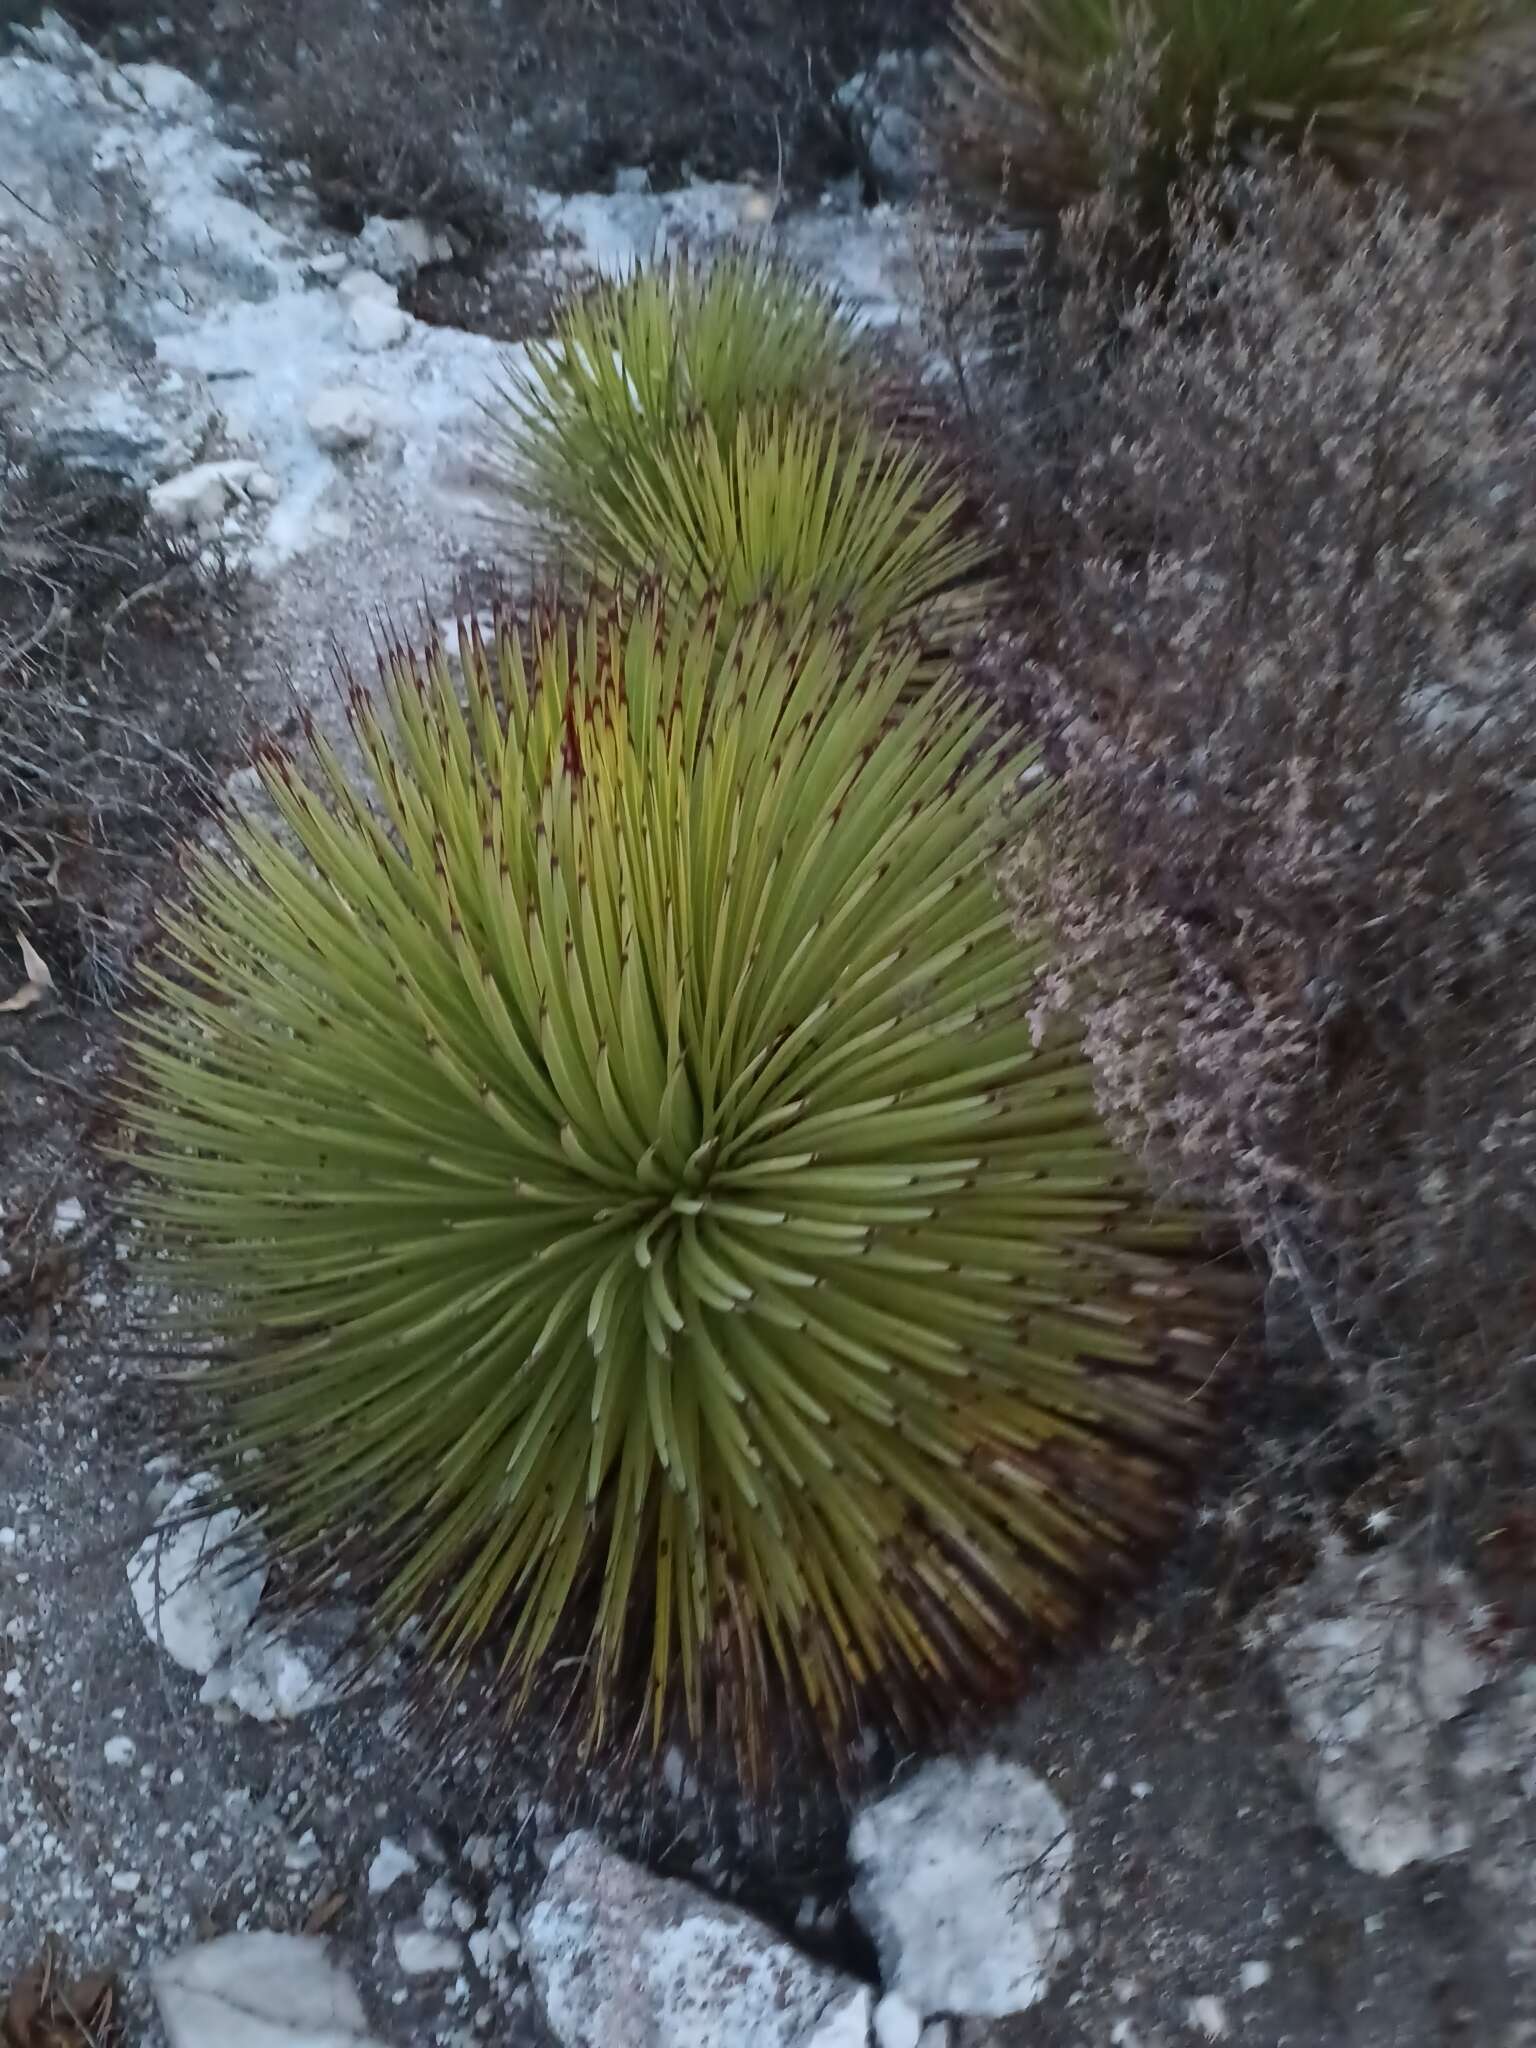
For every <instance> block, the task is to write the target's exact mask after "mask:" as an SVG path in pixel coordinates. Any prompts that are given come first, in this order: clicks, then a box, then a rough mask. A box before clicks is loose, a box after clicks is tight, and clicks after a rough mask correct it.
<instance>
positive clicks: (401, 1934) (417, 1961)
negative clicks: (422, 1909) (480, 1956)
mask: <svg viewBox="0 0 1536 2048" xmlns="http://www.w3.org/2000/svg"><path fill="white" fill-rule="evenodd" d="M394 1943H395V1961H396V1962H397V1963H398V1964H399V1965H400V1967H401V1969H402V1970H404V1972H405V1974H406V1976H407V1977H447V1976H450V1975H452V1974H453V1972H455V1971H457V1970H462V1969H463V1967H464V1944H463V1942H461V1941H458V1940H456V1939H455V1937H454V1936H453V1935H451V1934H434V1933H433V1932H432V1930H431V1928H429V1927H421V1926H410V1925H407V1926H405V1927H397V1928H396V1929H395V1932H394Z"/></svg>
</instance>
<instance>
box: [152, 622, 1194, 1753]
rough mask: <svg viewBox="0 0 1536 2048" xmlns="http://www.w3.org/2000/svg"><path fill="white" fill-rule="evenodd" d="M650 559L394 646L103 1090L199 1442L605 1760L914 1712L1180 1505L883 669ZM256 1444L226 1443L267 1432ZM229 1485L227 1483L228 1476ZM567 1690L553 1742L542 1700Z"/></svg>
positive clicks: (1000, 974)
mask: <svg viewBox="0 0 1536 2048" xmlns="http://www.w3.org/2000/svg"><path fill="white" fill-rule="evenodd" d="M721 633H722V628H721V626H720V623H719V620H718V618H716V617H714V616H712V615H711V613H710V610H709V608H708V607H707V606H705V607H700V606H698V605H696V604H693V603H691V602H690V603H688V604H686V605H684V606H682V607H681V608H677V607H674V606H673V605H672V603H671V602H670V601H669V599H668V597H667V596H666V594H665V593H664V592H662V591H660V590H654V591H651V592H648V593H645V594H644V595H643V596H642V597H641V598H640V599H638V600H637V601H636V602H635V604H634V605H633V606H632V607H630V608H628V609H627V610H621V609H617V608H614V607H613V606H611V605H605V604H600V603H599V602H597V601H596V600H594V601H593V602H591V603H589V604H588V605H587V607H586V608H585V609H583V610H579V611H577V612H575V613H563V612H557V611H555V610H553V609H549V610H546V611H543V612H540V613H537V614H536V615H535V617H534V618H533V620H532V622H531V623H529V624H526V625H517V624H514V623H513V622H512V621H510V620H509V619H506V618H503V619H501V620H499V621H498V623H497V624H496V627H495V630H494V632H493V633H492V634H491V635H490V636H489V637H488V638H483V637H482V636H481V634H480V633H479V632H478V631H476V630H474V629H470V630H468V631H467V632H464V633H462V634H461V636H460V643H459V650H458V653H459V663H460V664H461V673H462V678H463V684H462V689H461V687H460V684H459V681H458V679H457V677H456V676H455V672H454V665H453V663H452V662H451V660H450V658H449V656H448V655H447V654H446V653H445V651H444V650H443V648H442V647H441V646H433V647H431V648H430V649H429V650H428V651H427V653H426V655H425V657H424V658H422V659H418V658H416V657H415V656H413V655H412V654H411V653H409V652H407V651H406V650H405V649H404V648H403V647H402V646H400V645H391V646H390V647H389V648H388V649H387V652H386V653H385V655H384V657H383V659H382V662H381V685H380V690H379V692H377V693H373V694H368V693H365V692H364V691H363V690H361V689H360V688H359V687H357V686H355V685H354V686H353V687H352V689H351V692H350V699H349V701H350V714H351V720H352V725H353V729H354V732H355V735H356V738H357V740H358V742H359V743H360V745H361V750H362V754H363V756H364V760H365V764H366V778H364V779H357V780H355V779H354V778H353V776H352V775H351V774H350V773H349V772H348V770H347V768H346V767H345V766H344V765H343V762H342V760H341V759H340V758H339V757H338V755H337V754H336V752H334V751H333V750H332V748H331V747H330V746H329V745H328V743H327V742H326V740H325V739H324V738H323V737H322V736H321V735H320V734H319V733H318V732H315V733H312V734H311V735H310V738H309V742H308V748H307V754H306V756H305V757H304V758H303V759H302V760H295V759H292V758H289V757H287V756H285V755H284V754H281V753H278V752H275V751H270V750H269V751H267V752H266V753H264V754H263V755H262V757H261V762H260V772H261V778H262V781H263V783H264V785H265V788H266V790H267V792H268V794H269V796H270V798H271V800H272V802H273V804H274V805H275V806H276V809H277V811H278V812H279V813H280V814H281V828H280V829H268V828H267V827H265V826H264V825H262V824H260V823H257V822H254V821H253V820H251V819H249V818H243V819H237V820H234V821H233V822H232V825H231V834H230V837H231V844H230V846H229V848H228V850H227V851H225V852H221V853H213V852H209V853H206V854H204V855H201V856H200V857H199V858H198V860H197V863H196V867H195V871H194V874H193V878H192V882H191V894H190V900H189V902H188V904H187V905H186V906H185V907H183V908H181V909H178V910H174V911H172V912H170V913H169V914H168V917H167V924H168V932H169V938H168V945H169V952H168V957H167V959H166V960H165V961H164V962H163V964H162V966H161V968H160V969H159V970H158V971H156V972H155V973H154V974H153V976H152V980H153V985H154V993H155V995H156V997H157V1001H156V1002H155V1003H154V1004H152V1005H151V1006H150V1007H149V1008H148V1010H147V1012H146V1014H145V1015H144V1018H143V1020H142V1021H141V1023H140V1024H139V1026H138V1030H137V1068H136V1079H135V1080H134V1082H133V1083H132V1084H130V1113H131V1121H132V1124H133V1125H134V1126H135V1127H136V1130H137V1133H138V1138H139V1156H140V1157H141V1159H142V1160H143V1161H144V1163H145V1164H146V1165H147V1167H148V1170H149V1173H150V1175H151V1181H150V1186H149V1189H148V1195H149V1211H150V1215H151V1218H152V1221H153V1224H154V1226H155V1236H156V1239H157V1241H158V1245H159V1248H160V1250H161V1251H162V1253H163V1255H164V1256H165V1257H166V1258H167V1259H168V1260H169V1262H170V1263H169V1266H168V1268H167V1267H165V1266H161V1267H158V1268H157V1278H160V1279H162V1280H163V1279H165V1278H167V1277H168V1278H169V1280H170V1283H171V1285H172V1286H173V1287H174V1289H175V1290H176V1292H177V1294H178V1295H179V1296H180V1297H181V1298H182V1299H183V1300H184V1301H187V1302H190V1303H192V1304H194V1305H195V1306H194V1307H193V1308H192V1309H191V1310H189V1311H188V1313H189V1314H190V1316H191V1318H192V1324H191V1327H192V1329H193V1330H194V1331H195V1333H196V1334H197V1335H198V1336H199V1337H200V1338H206V1337H208V1336H209V1335H213V1336H216V1337H218V1338H220V1339H223V1340H224V1341H225V1343H226V1344H227V1345H228V1347H229V1348H228V1350H227V1353H226V1355H225V1357H224V1360H223V1362H222V1364H221V1366H220V1368H219V1378H220V1381H221V1384H222V1386H223V1388H224V1390H225V1393H226V1396H227V1404H228V1406H227V1420H228V1422H229V1425H230V1434H229V1437H228V1440H227V1458H228V1460H229V1469H230V1471H231V1473H232V1475H238V1474H239V1473H240V1471H241V1470H242V1466H241V1462H240V1461H241V1460H242V1459H243V1458H244V1457H245V1456H246V1454H248V1453H250V1452H252V1451H256V1452H259V1453H260V1454H261V1456H260V1461H259V1464H258V1465H257V1466H256V1467H255V1468H254V1469H255V1470H256V1471H259V1474H260V1478H259V1487H260V1494H261V1499H262V1502H263V1504H264V1512H265V1515H266V1523H267V1529H268V1533H269V1537H270V1539H271V1540H272V1542H273V1544H274V1546H275V1548H276V1549H277V1551H278V1552H279V1554H281V1555H284V1556H286V1558H287V1559H288V1560H289V1561H290V1562H291V1563H292V1564H293V1565H294V1567H295V1569H296V1571H297V1573H298V1575H299V1576H300V1577H301V1578H303V1577H305V1576H306V1575H307V1574H309V1573H311V1572H313V1573H317V1574H320V1575H323V1573H324V1571H325V1570H326V1568H327V1563H328V1561H334V1558H335V1555H336V1543H337V1536H338V1532H343V1531H344V1532H346V1556H347V1563H348V1568H349V1570H350V1571H351V1572H352V1573H353V1583H354V1584H365V1585H368V1586H370V1587H371V1588H372V1589H373V1597H374V1599H375V1600H376V1604H377V1613H378V1616H379V1618H380V1620H381V1622H383V1623H384V1624H386V1625H389V1624H394V1623H397V1622H399V1621H401V1620H403V1619H404V1618H406V1617H408V1616H413V1617H416V1618H417V1619H418V1620H419V1621H420V1622H421V1623H422V1624H423V1625H424V1627H425V1630H426V1641H427V1642H428V1644H429V1645H430V1648H431V1650H432V1651H433V1652H434V1653H435V1654H436V1655H437V1656H438V1657H439V1658H441V1659H443V1660H445V1661H446V1664H447V1665H448V1666H449V1667H450V1669H458V1668H459V1667H462V1666H464V1665H466V1664H469V1663H470V1662H472V1661H473V1662H474V1663H475V1664H476V1665H477V1668H481V1669H490V1670H492V1671H493V1672H494V1674H495V1677H496V1683H497V1685H498V1687H499V1690H500V1695H501V1697H502V1698H503V1699H504V1701H505V1702H506V1704H507V1706H508V1708H509V1709H511V1710H515V1709H516V1708H517V1707H518V1706H519V1705H520V1704H521V1703H524V1702H526V1701H527V1700H528V1698H529V1696H530V1694H531V1693H533V1692H534V1691H535V1689H538V1691H539V1695H540V1697H541V1698H545V1697H547V1696H548V1695H547V1693H546V1692H545V1690H544V1688H545V1687H546V1686H549V1687H555V1688H563V1692H561V1694H560V1697H561V1702H562V1706H563V1707H564V1709H566V1710H567V1711H568V1712H569V1713H570V1714H571V1715H572V1717H573V1719H574V1722H575V1723H576V1724H577V1725H579V1728H580V1730H581V1731H582V1735H583V1738H584V1740H585V1742H586V1744H587V1745H589V1746H591V1745H596V1744H609V1743H620V1742H622V1743H628V1742H630V1741H644V1740H650V1741H652V1742H654V1741H658V1740H660V1739H661V1737H662V1735H663V1732H664V1731H667V1730H669V1729H673V1728H675V1727H677V1726H679V1725H683V1724H686V1726H687V1727H688V1728H689V1729H691V1730H692V1732H693V1734H694V1735H695V1736H696V1737H697V1736H699V1735H701V1734H702V1733H703V1732H704V1731H705V1730H706V1729H709V1730H713V1731H715V1733H716V1734H717V1735H721V1736H723V1737H724V1739H725V1741H726V1743H727V1745H728V1746H730V1745H734V1748H735V1752H736V1754H737V1755H738V1757H739V1759H740V1762H741V1766H742V1769H743V1771H744V1772H745V1774H746V1776H747V1778H748V1780H749V1781H759V1782H760V1781H761V1780H762V1779H763V1777H764V1774H765V1773H766V1772H770V1771H771V1766H772V1762H773V1759H774V1755H775V1753H776V1749H777V1744H778V1741H779V1738H780V1735H781V1733H782V1730H783V1728H784V1727H785V1726H786V1725H793V1726H796V1727H800V1728H804V1727H806V1726H807V1724H809V1726H810V1728H811V1729H812V1730H813V1731H814V1732H815V1733H817V1734H819V1735H820V1736H821V1737H822V1738H823V1739H824V1740H825V1742H826V1743H827V1745H828V1746H829V1748H830V1749H831V1750H832V1751H833V1753H834V1754H836V1753H837V1751H838V1749H839V1746H840V1744H841V1742H842V1739H843V1738H844V1736H845V1735H846V1734H847V1732H848V1731H849V1730H850V1728H851V1726H852V1725H854V1723H855V1721H856V1718H859V1719H861V1718H862V1717H864V1716H866V1715H873V1714H880V1715H886V1716H892V1717H894V1718H895V1720H896V1721H897V1723H899V1724H900V1725H901V1726H903V1727H905V1728H907V1729H909V1730H911V1731H913V1732H915V1731H917V1730H918V1729H920V1728H922V1727H923V1726H924V1725H926V1724H928V1723H929V1722H931V1721H932V1720H933V1719H934V1718H935V1717H942V1716H944V1715H946V1714H950V1713H953V1712H954V1711H955V1709H956V1708H957V1707H958V1706H961V1705H963V1704H965V1703H967V1702H974V1701H976V1700H978V1699H979V1698H982V1697H985V1696H987V1695H989V1694H994V1693H996V1692H997V1691H998V1690H999V1689H1001V1688H1006V1687H1007V1686H1008V1685H1009V1684H1010V1683H1011V1682H1013V1681H1014V1680H1015V1679H1016V1678H1017V1675H1018V1673H1019V1671H1020V1669H1021V1667H1022V1665H1023V1664H1024V1663H1025V1661H1026V1660H1027V1658H1028V1656H1029V1654H1030V1650H1031V1646H1032V1644H1034V1643H1036V1642H1037V1641H1038V1640H1039V1637H1040V1633H1041V1632H1042V1631H1049V1630H1054V1629H1058V1628H1061V1627H1064V1626H1065V1625H1066V1624H1067V1623H1068V1622H1069V1620H1070V1619H1071V1617H1072V1616H1073V1614H1074V1611H1075V1610H1076V1609H1077V1608H1078V1606H1079V1604H1080V1601H1081V1600H1082V1598H1083V1597H1084V1596H1085V1594H1087V1593H1088V1592H1090V1591H1091V1590H1092V1589H1094V1588H1095V1587H1096V1586H1098V1585H1100V1584H1102V1583H1103V1582H1104V1581H1105V1580H1106V1578H1109V1577H1111V1576H1112V1575H1113V1574H1115V1573H1116V1572H1117V1571H1118V1570H1119V1569H1120V1567H1121V1566H1122V1565H1123V1564H1125V1563H1126V1562H1127V1560H1128V1559H1130V1558H1131V1557H1132V1556H1133V1555H1134V1554H1135V1553H1136V1551H1137V1550H1138V1548H1139V1547H1141V1546H1142V1545H1143V1544H1144V1542H1145V1539H1146V1538H1147V1537H1148V1535H1149V1534H1150V1533H1151V1532H1153V1531H1155V1530H1156V1529H1158V1528H1159V1527H1160V1526H1162V1525H1163V1524H1164V1522H1165V1518H1166V1516H1167V1512H1168V1506H1169V1501H1170V1497H1171V1495H1172V1493H1173V1492H1174V1491H1175V1489H1174V1488H1173V1487H1172V1486H1171V1484H1170V1467H1171V1464H1172V1463H1173V1462H1174V1461H1175V1460H1177V1458H1178V1457H1179V1455H1180V1454H1181V1452H1182V1451H1184V1450H1185V1449H1187V1447H1188V1445H1189V1444H1190V1442H1191V1440H1192V1439H1193V1437H1194V1435H1195V1433H1196V1431H1197V1421H1196V1414H1197V1409H1196V1406H1195V1404H1194V1401H1193V1396H1192V1393H1191V1388H1192V1385H1193V1383H1194V1379H1195V1378H1197V1377H1200V1376H1203V1375H1204V1373H1205V1372H1206V1371H1207V1369H1208V1364H1209V1360H1208V1358H1207V1356H1206V1354H1205V1350H1204V1348H1203V1346H1202V1343H1201V1340H1200V1338H1199V1337H1198V1335H1197V1334H1196V1332H1195V1331H1194V1330H1193V1329H1191V1328H1189V1327H1182V1328H1181V1327H1180V1326H1181V1325H1185V1326H1187V1325H1188V1324H1189V1322H1190V1314H1189V1311H1188V1309H1187V1308H1186V1307H1183V1306H1181V1305H1180V1298H1181V1296H1182V1295H1183V1294H1184V1292H1185V1291H1186V1290H1185V1289H1184V1287H1183V1285H1182V1284H1181V1281H1180V1277H1179V1276H1180V1271H1181V1268H1180V1265H1179V1263H1178V1262H1177V1261H1175V1260H1173V1259H1171V1258H1169V1257H1168V1256H1167V1253H1168V1252H1169V1251H1170V1250H1172V1249H1173V1248H1174V1247H1175V1245H1176V1244H1177V1243H1180V1242H1182V1241H1183V1239H1184V1237H1185V1236H1186V1235H1187V1227H1186V1226H1185V1225H1183V1224H1181V1223H1178V1222H1173V1221H1166V1222H1159V1221H1155V1220H1154V1219H1153V1218H1152V1217H1151V1216H1150V1215H1149V1212H1148V1210H1147V1208H1146V1206H1145V1203H1144V1199H1143V1196H1142V1193H1141V1191H1140V1189H1139V1188H1138V1186H1137V1184H1136V1182H1135V1180H1134V1178H1133V1176H1132V1175H1131V1173H1130V1172H1129V1171H1128V1170H1127V1168H1126V1166H1125V1165H1124V1164H1123V1162H1122V1161H1121V1160H1120V1158H1118V1157H1117V1156H1116V1154H1115V1152H1114V1151H1113V1150H1112V1148H1111V1146H1110V1144H1109V1142H1108V1141H1107V1139H1106V1136H1105V1134H1104V1132H1103V1130H1102V1128H1101V1126H1100V1124H1099V1122H1098V1121H1097V1119H1096V1117H1095V1113H1094V1108H1093V1100H1092V1087H1091V1082H1090V1076H1089V1073H1088V1070H1087V1068H1086V1066H1085V1064H1084V1062H1083V1059H1082V1058H1081V1056H1080V1054H1079V1052H1078V1050H1077V1048H1076V1047H1075V1046H1074V1045H1073V1044H1071V1043H1068V1042H1054V1043H1046V1044H1037V1043H1036V1042H1035V1041H1034V1039H1033V1038H1032V1036H1031V1031H1030V1027H1029V1025H1028V1023H1027V1022H1026V1021H1025V1018H1024V1015H1023V1009H1022V1004H1021V996H1022V995H1023V994H1024V993H1025V992H1026V991H1027V988H1028V985H1029V982H1030V978H1031V974H1032V972H1033V971H1034V969H1035V968H1036V966H1037V964H1038V959H1039V955H1038V949H1036V948H1033V947H1031V946H1028V945H1024V946H1021V944H1020V942H1019V940H1018V939H1017V937H1016V935H1015V934H1014V932H1013V930H1012V929H1011V927H1010V923H1009V919H1008V916H1007V915H1006V913H1005V911H1004V909H1003V907H1002V905H1001V904H1000V902H999V900H998V898H997V896H996V894H995V891H994V886H993V883H992V880H991V878H990V870H989V862H990V858H991V854H992V852H993V850H994V848H995V845H996V842H997V840H998V838H999V835H1000V833H1001V832H1003V831H1005V830H1006V831H1008V832H1010V833H1013V832H1017V830H1018V829H1019V826H1020V822H1021V812H1027V809H1028V807H1029V805H1030V804H1031V803H1033V802H1036V801H1038V800H1039V799H1038V797H1030V796H1022V795H1021V794H1020V793H1019V790H1018V784H1017V774H1016V762H1015V765H1014V766H1009V765H1007V764H1006V762H1005V758H1004V755H1003V753H1002V751H1001V750H1000V747H999V745H998V744H997V743H996V742H995V740H992V739H990V738H989V737H988V736H987V735H986V734H985V733H984V731H983V729H982V727H981V724H980V722H979V717H978V714H977V713H976V712H975V711H974V710H973V709H971V708H969V704H968V700H964V699H962V697H961V695H960V693H959V692H958V690H957V689H956V687H954V685H953V684H952V683H948V682H941V683H936V684H930V685H928V686H926V687H923V688H920V689H918V690H916V691H914V690H913V687H912V676H913V664H914V658H915V657H914V655H913V654H912V653H911V652H910V651H901V650H897V649H895V648H893V647H892V646H890V645H889V644H886V645H883V646H880V647H870V646H867V645H864V646H859V645H855V644H854V642H853V641H852V640H851V638H850V636H849V635H848V634H847V633H846V632H845V631H838V630H835V629H832V628H828V627H827V626H825V625H821V624H817V623H815V622H814V621H813V622H810V623H808V624H806V625H805V626H803V627H802V628H800V629H799V630H797V631H786V630H785V628H784V627H783V625H782V623H781V622H780V621H778V620H777V619H775V618H769V617H766V616H763V615H758V614H754V615H751V616H749V617H748V618H747V619H745V620H744V621H742V622H741V623H740V624H739V625H738V627H737V628H736V629H735V630H734V631H733V632H732V634H731V636H730V639H729V642H728V644H722V640H721ZM245 1469H246V1471H247V1474H248V1473H249V1470H250V1469H251V1468H249V1467H246V1468H245ZM237 1483H238V1481H237ZM568 1725H569V1724H568Z"/></svg>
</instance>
